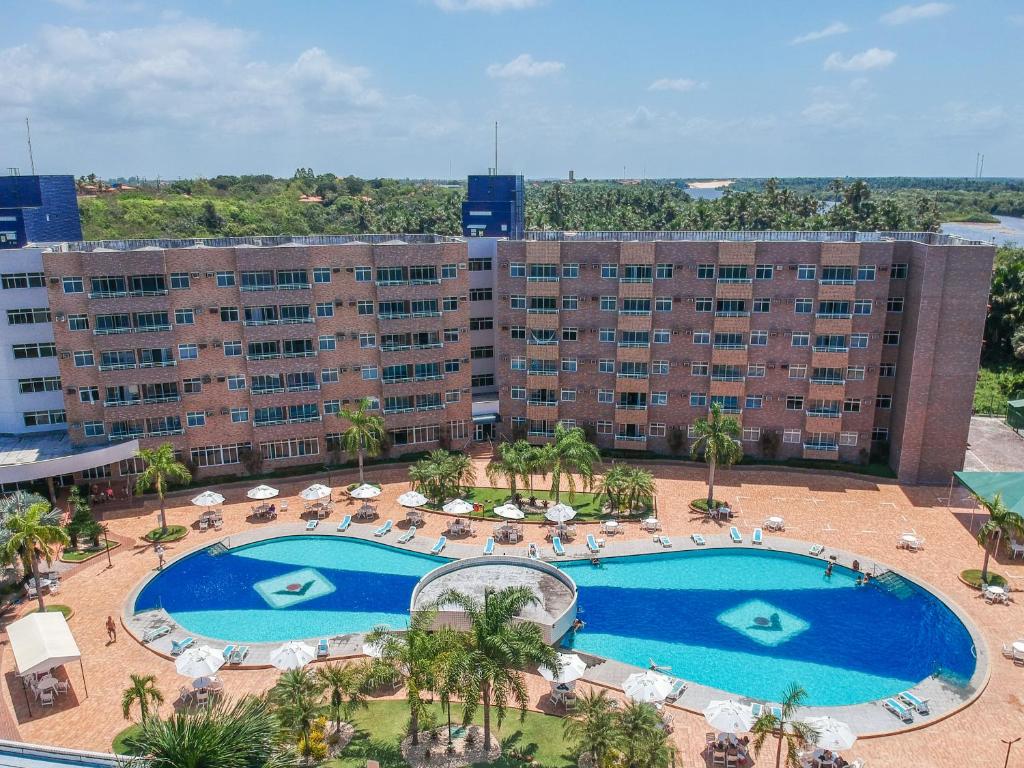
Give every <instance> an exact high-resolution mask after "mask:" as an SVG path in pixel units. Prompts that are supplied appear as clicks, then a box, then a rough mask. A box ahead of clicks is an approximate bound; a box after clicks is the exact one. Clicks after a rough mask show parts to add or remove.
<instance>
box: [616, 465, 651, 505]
mask: <svg viewBox="0 0 1024 768" xmlns="http://www.w3.org/2000/svg"><path fill="white" fill-rule="evenodd" d="M622 491H623V495H624V496H625V499H626V511H627V512H629V513H632V512H633V511H634V510H636V509H637V508H638V507H642V508H645V509H646V508H647V507H651V506H653V504H654V492H655V485H654V475H653V474H651V473H650V472H648V471H647V470H646V469H641V468H640V467H628V468H627V469H626V473H625V478H624V480H623V488H622Z"/></svg>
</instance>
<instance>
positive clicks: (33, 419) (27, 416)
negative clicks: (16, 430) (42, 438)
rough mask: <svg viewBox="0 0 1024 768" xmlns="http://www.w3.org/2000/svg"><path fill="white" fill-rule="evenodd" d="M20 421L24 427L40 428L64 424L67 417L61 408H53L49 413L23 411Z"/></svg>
mask: <svg viewBox="0 0 1024 768" xmlns="http://www.w3.org/2000/svg"><path fill="white" fill-rule="evenodd" d="M21 416H22V419H24V421H25V426H26V427H42V426H45V425H47V424H66V423H67V420H68V415H67V413H65V411H64V409H63V408H54V409H52V410H49V411H25V412H24V413H22V415H21Z"/></svg>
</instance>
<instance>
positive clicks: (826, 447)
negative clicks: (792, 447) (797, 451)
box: [804, 443, 839, 453]
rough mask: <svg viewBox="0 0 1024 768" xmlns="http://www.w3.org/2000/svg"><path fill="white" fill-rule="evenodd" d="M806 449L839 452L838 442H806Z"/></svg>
mask: <svg viewBox="0 0 1024 768" xmlns="http://www.w3.org/2000/svg"><path fill="white" fill-rule="evenodd" d="M804 450H805V451H819V452H827V453H839V444H838V443H804Z"/></svg>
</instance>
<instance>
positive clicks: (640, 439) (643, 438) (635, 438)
mask: <svg viewBox="0 0 1024 768" xmlns="http://www.w3.org/2000/svg"><path fill="white" fill-rule="evenodd" d="M615 439H616V440H626V441H628V442H631V443H646V442H647V435H616V436H615Z"/></svg>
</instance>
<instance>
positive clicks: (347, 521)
mask: <svg viewBox="0 0 1024 768" xmlns="http://www.w3.org/2000/svg"><path fill="white" fill-rule="evenodd" d="M350 525H352V515H345V516H344V517H343V518H341V522H340V523H338V530H339V531H347V530H348V527H349V526H350Z"/></svg>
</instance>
